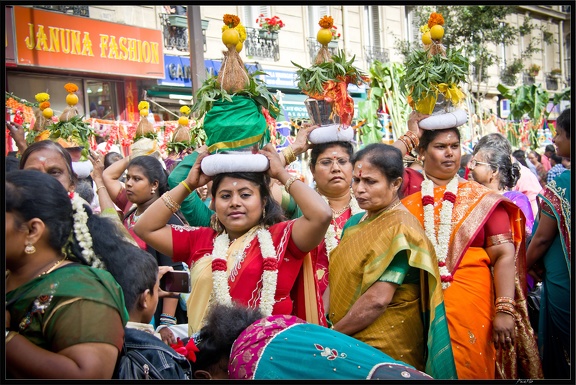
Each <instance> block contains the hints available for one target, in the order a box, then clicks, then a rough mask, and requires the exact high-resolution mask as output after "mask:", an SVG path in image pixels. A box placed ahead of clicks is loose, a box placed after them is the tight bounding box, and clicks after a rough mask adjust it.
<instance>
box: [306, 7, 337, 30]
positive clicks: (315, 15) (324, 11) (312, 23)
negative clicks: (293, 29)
mask: <svg viewBox="0 0 576 385" xmlns="http://www.w3.org/2000/svg"><path fill="white" fill-rule="evenodd" d="M308 15H309V18H310V20H308V28H310V36H311V37H316V33H317V32H318V29H319V28H320V26H319V25H318V22H319V21H320V18H321V17H322V16H332V15H330V7H329V6H327V5H310V6H308Z"/></svg>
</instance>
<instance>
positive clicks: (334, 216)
mask: <svg viewBox="0 0 576 385" xmlns="http://www.w3.org/2000/svg"><path fill="white" fill-rule="evenodd" d="M330 208H331V209H332V219H336V218H338V217H339V216H340V215H342V214H343V213H344V212H345V211H346V210H348V209H349V208H350V203H348V204H347V205H346V206H344V208H343V209H342V210H338V211H336V210H334V209H333V208H332V207H330Z"/></svg>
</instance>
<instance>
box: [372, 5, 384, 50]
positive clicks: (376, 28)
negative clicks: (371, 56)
mask: <svg viewBox="0 0 576 385" xmlns="http://www.w3.org/2000/svg"><path fill="white" fill-rule="evenodd" d="M370 19H371V20H370V21H371V25H370V27H371V28H370V31H371V32H372V45H373V46H376V47H380V48H382V45H381V44H380V43H381V40H380V31H381V28H380V12H379V9H378V6H377V5H371V6H370Z"/></svg>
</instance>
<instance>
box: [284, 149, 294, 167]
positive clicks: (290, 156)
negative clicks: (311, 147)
mask: <svg viewBox="0 0 576 385" xmlns="http://www.w3.org/2000/svg"><path fill="white" fill-rule="evenodd" d="M282 155H284V160H285V161H286V166H288V165H289V164H290V163H292V162H294V161H295V160H296V154H295V153H294V149H292V146H291V145H289V146H288V147H285V148H284V149H282Z"/></svg>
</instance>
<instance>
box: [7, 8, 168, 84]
mask: <svg viewBox="0 0 576 385" xmlns="http://www.w3.org/2000/svg"><path fill="white" fill-rule="evenodd" d="M14 26H15V31H16V36H15V38H16V49H17V63H18V65H26V66H37V67H45V68H59V69H66V70H68V71H83V72H86V71H89V72H95V73H101V72H104V73H106V74H116V75H127V76H136V77H146V78H156V79H161V78H163V77H164V71H163V68H164V56H163V52H162V32H161V31H159V30H154V29H147V28H139V27H133V26H128V25H123V24H116V23H110V22H106V21H100V20H94V19H89V18H85V17H80V16H70V15H65V14H61V13H58V12H50V11H43V10H39V9H35V8H28V7H18V6H14Z"/></svg>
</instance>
